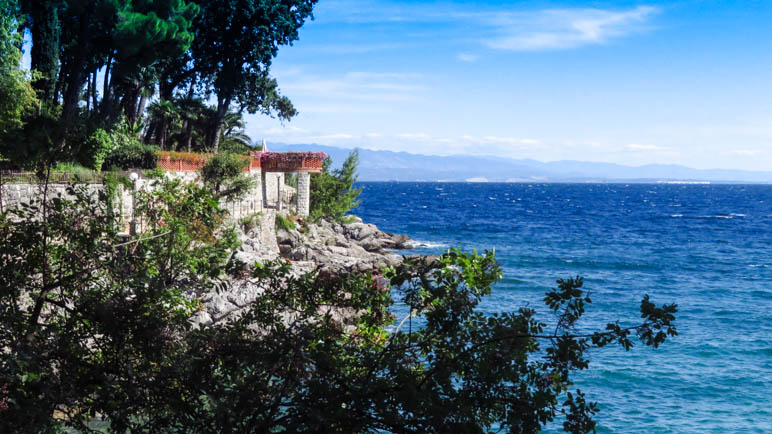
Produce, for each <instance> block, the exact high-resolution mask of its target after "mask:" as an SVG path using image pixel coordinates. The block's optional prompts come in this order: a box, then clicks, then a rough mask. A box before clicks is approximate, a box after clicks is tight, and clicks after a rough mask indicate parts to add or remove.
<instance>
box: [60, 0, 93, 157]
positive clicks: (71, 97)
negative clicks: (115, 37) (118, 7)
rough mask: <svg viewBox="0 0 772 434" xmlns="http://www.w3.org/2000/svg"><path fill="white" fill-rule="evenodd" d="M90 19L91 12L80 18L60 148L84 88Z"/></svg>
mask: <svg viewBox="0 0 772 434" xmlns="http://www.w3.org/2000/svg"><path fill="white" fill-rule="evenodd" d="M89 19H90V10H87V11H86V12H84V14H83V15H82V16H81V17H80V29H79V32H78V47H77V52H76V54H75V60H74V62H73V64H72V65H71V68H70V76H69V77H68V79H67V89H66V90H65V93H64V101H63V104H62V117H61V122H62V127H63V131H62V137H61V138H60V140H59V146H60V147H62V148H63V147H64V145H65V143H66V134H67V132H68V130H69V127H70V122H71V121H72V118H73V116H74V115H75V112H76V111H77V109H78V100H79V97H80V90H81V88H82V87H83V80H84V79H83V73H84V72H85V64H86V56H87V55H88V46H89V44H88V24H89Z"/></svg>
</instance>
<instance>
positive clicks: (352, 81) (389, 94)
mask: <svg viewBox="0 0 772 434" xmlns="http://www.w3.org/2000/svg"><path fill="white" fill-rule="evenodd" d="M278 78H279V80H280V81H281V83H282V92H283V93H284V94H285V95H287V96H289V97H290V98H291V99H292V100H293V101H296V102H299V103H300V104H298V107H299V110H300V111H301V112H304V113H351V112H352V111H353V112H362V111H368V112H371V111H372V110H373V109H374V108H378V105H377V104H372V103H398V102H408V101H417V100H419V99H420V95H421V94H422V93H423V92H424V91H425V90H426V87H425V86H424V84H423V82H424V77H423V75H422V74H415V73H392V72H364V71H352V72H346V73H337V74H331V75H327V76H320V75H318V74H303V73H294V74H291V75H288V76H286V77H284V76H282V77H278ZM355 103H369V105H368V104H364V105H363V104H355ZM381 105H383V104H381ZM380 108H382V107H380Z"/></svg>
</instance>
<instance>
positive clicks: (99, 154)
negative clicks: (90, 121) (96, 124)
mask: <svg viewBox="0 0 772 434" xmlns="http://www.w3.org/2000/svg"><path fill="white" fill-rule="evenodd" d="M116 141H117V140H116V137H113V134H110V133H108V132H107V131H105V130H103V129H102V128H98V129H97V130H96V131H94V133H93V134H91V136H90V137H89V138H88V140H87V141H86V146H85V150H84V151H85V152H83V154H82V157H81V163H82V164H83V165H84V166H86V167H90V168H92V169H94V170H95V171H97V172H99V171H100V170H102V164H104V161H105V158H106V157H107V156H108V155H109V154H110V153H111V152H112V151H113V149H114V148H115V146H116Z"/></svg>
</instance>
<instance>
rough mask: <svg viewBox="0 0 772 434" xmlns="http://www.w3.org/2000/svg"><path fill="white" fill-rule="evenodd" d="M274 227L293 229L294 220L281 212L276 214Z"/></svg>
mask: <svg viewBox="0 0 772 434" xmlns="http://www.w3.org/2000/svg"><path fill="white" fill-rule="evenodd" d="M276 227H277V228H279V229H286V230H288V231H289V230H295V222H293V221H292V220H290V219H289V218H287V217H284V216H283V215H281V214H276Z"/></svg>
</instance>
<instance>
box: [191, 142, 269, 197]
mask: <svg viewBox="0 0 772 434" xmlns="http://www.w3.org/2000/svg"><path fill="white" fill-rule="evenodd" d="M247 165H249V159H248V158H242V157H241V156H239V155H234V154H229V153H219V154H217V155H215V156H214V157H212V158H211V159H210V160H209V161H207V162H206V164H204V167H202V168H201V178H202V180H203V182H204V186H206V187H207V188H210V189H212V191H214V193H215V195H217V196H218V197H220V198H223V199H226V200H238V199H241V198H243V197H244V196H245V195H246V194H247V192H248V191H249V190H251V189H252V188H253V187H254V186H255V182H256V181H255V178H253V177H251V176H247V175H246V174H245V173H244V169H245V168H246V167H247Z"/></svg>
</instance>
